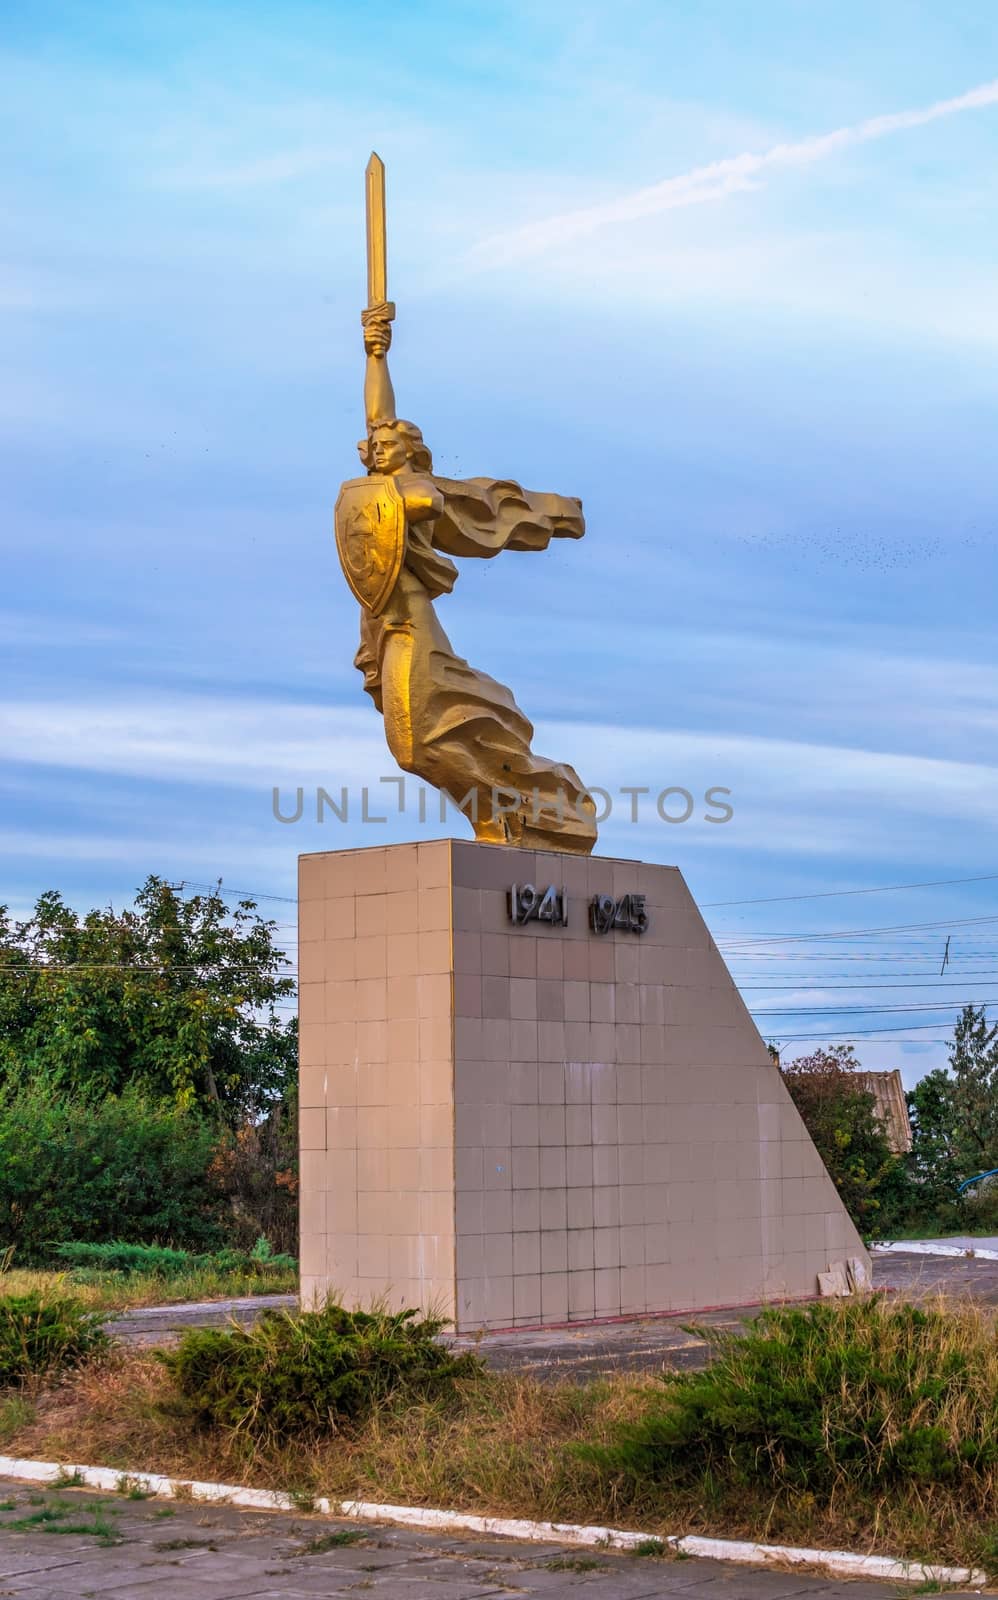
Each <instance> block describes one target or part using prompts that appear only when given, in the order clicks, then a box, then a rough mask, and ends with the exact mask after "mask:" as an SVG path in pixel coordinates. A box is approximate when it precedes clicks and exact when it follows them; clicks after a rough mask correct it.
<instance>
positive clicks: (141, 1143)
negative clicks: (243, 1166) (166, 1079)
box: [0, 1085, 225, 1266]
mask: <svg viewBox="0 0 998 1600" xmlns="http://www.w3.org/2000/svg"><path fill="white" fill-rule="evenodd" d="M215 1138H216V1131H215V1130H214V1129H213V1128H212V1127H211V1126H210V1125H209V1124H207V1123H206V1122H204V1121H203V1120H202V1119H201V1118H200V1117H199V1116H197V1115H196V1114H194V1113H191V1112H184V1111H180V1110H178V1109H177V1108H176V1107H174V1106H172V1105H163V1104H160V1103H157V1102H155V1101H152V1100H150V1099H148V1098H147V1097H145V1096H144V1095H142V1094H141V1093H139V1092H138V1091H137V1090H133V1089H128V1090H125V1091H124V1092H123V1093H122V1094H121V1095H120V1096H110V1097H108V1098H107V1099H104V1100H99V1101H92V1100H87V1099H85V1098H83V1097H80V1098H76V1099H73V1098H66V1097H59V1096H57V1095H55V1094H54V1093H53V1092H52V1091H51V1090H48V1089H46V1088H45V1087H44V1086H39V1085H34V1086H32V1087H29V1088H25V1089H20V1090H14V1089H8V1090H7V1091H6V1092H4V1093H2V1094H0V1240H3V1241H4V1242H5V1243H10V1244H13V1245H14V1246H15V1247H16V1250H17V1260H18V1263H19V1264H21V1265H24V1266H31V1265H40V1264H44V1263H46V1262H47V1261H48V1260H50V1259H51V1245H52V1241H55V1240H59V1239H74V1240H83V1241H87V1240H100V1239H107V1238H108V1237H111V1236H115V1237H117V1238H119V1239H122V1240H125V1241H129V1242H130V1241H133V1240H148V1239H162V1240H165V1241H169V1242H170V1243H171V1244H174V1245H183V1246H186V1247H189V1248H193V1249H195V1250H211V1249H212V1248H217V1247H218V1246H220V1245H222V1244H223V1243H224V1242H225V1241H224V1231H223V1227H222V1216H223V1202H222V1198H221V1196H220V1194H219V1193H218V1190H217V1188H216V1186H215V1184H214V1182H213V1179H212V1178H211V1177H210V1176H209V1166H210V1163H211V1160H212V1154H213V1148H214V1144H215Z"/></svg>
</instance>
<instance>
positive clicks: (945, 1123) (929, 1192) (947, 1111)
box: [906, 1067, 965, 1209]
mask: <svg viewBox="0 0 998 1600" xmlns="http://www.w3.org/2000/svg"><path fill="white" fill-rule="evenodd" d="M906 1099H907V1102H908V1118H909V1121H910V1122H911V1152H910V1154H909V1156H908V1170H909V1172H910V1173H911V1176H912V1178H913V1179H914V1181H915V1183H916V1184H917V1185H918V1189H919V1193H920V1195H921V1197H922V1200H923V1202H924V1208H925V1209H932V1208H933V1207H936V1206H939V1205H945V1204H947V1203H948V1202H951V1201H953V1200H954V1199H955V1197H956V1191H957V1187H958V1185H959V1183H960V1180H961V1178H962V1177H964V1176H965V1173H964V1170H963V1168H964V1163H963V1160H962V1159H961V1155H960V1151H959V1140H958V1134H957V1128H958V1122H959V1118H958V1114H957V1108H956V1101H955V1097H954V1094H953V1078H952V1076H951V1075H950V1073H948V1072H947V1071H946V1068H945V1067H936V1068H935V1070H934V1071H932V1072H927V1073H926V1074H925V1077H924V1078H920V1079H919V1081H918V1083H916V1085H915V1087H914V1089H912V1090H911V1091H910V1092H909V1094H908V1095H907V1096H906Z"/></svg>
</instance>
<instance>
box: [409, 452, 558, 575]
mask: <svg viewBox="0 0 998 1600" xmlns="http://www.w3.org/2000/svg"><path fill="white" fill-rule="evenodd" d="M433 484H434V486H435V487H436V489H437V490H438V491H439V492H440V494H442V495H443V498H444V509H443V511H442V512H441V514H440V516H438V517H436V518H434V520H433V521H432V522H431V523H429V524H427V523H415V524H413V526H412V527H411V528H410V530H409V549H408V552H407V555H406V566H407V567H409V569H410V571H412V572H414V573H415V574H416V576H417V578H419V579H420V581H421V582H422V583H424V584H425V585H426V587H427V589H428V590H429V592H430V594H431V595H433V596H436V595H439V594H449V593H450V591H451V589H453V587H454V584H455V583H456V582H457V575H458V574H457V568H456V567H455V565H454V563H453V562H452V561H448V560H447V556H478V557H483V558H485V559H486V560H489V559H491V557H492V556H497V555H498V554H499V552H500V550H546V549H547V547H548V545H549V544H550V542H551V540H552V539H581V538H582V535H583V534H584V533H585V531H586V524H585V520H584V518H583V515H582V502H581V501H580V500H575V499H573V498H571V497H570V496H568V495H560V494H538V493H535V492H534V491H533V490H528V489H521V488H520V485H519V484H518V483H512V482H510V481H508V480H506V479H502V478H465V479H457V478H438V477H436V476H435V477H434V478H433ZM424 530H425V531H424ZM440 552H443V554H441V553H440Z"/></svg>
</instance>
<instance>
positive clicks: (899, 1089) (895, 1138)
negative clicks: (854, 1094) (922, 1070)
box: [852, 1067, 911, 1156]
mask: <svg viewBox="0 0 998 1600" xmlns="http://www.w3.org/2000/svg"><path fill="white" fill-rule="evenodd" d="M852 1076H853V1077H854V1078H855V1079H856V1082H857V1083H858V1084H859V1086H860V1088H862V1089H865V1090H866V1092H867V1094H872V1096H873V1099H874V1110H875V1112H876V1114H877V1116H878V1118H879V1119H880V1123H881V1125H882V1127H883V1130H884V1133H885V1134H886V1135H887V1143H888V1144H889V1146H890V1148H891V1150H892V1151H893V1152H894V1154H895V1155H896V1156H903V1155H906V1154H907V1153H908V1151H909V1150H910V1149H911V1122H910V1121H909V1119H908V1105H907V1102H906V1100H905V1097H904V1085H903V1083H902V1082H901V1074H900V1072H899V1071H898V1069H897V1067H894V1068H893V1069H892V1070H891V1071H890V1072H854V1073H853V1074H852Z"/></svg>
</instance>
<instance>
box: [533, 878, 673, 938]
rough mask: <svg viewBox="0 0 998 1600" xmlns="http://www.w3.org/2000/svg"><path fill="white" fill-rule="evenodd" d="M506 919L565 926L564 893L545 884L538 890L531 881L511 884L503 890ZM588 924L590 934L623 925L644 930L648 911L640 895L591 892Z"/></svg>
mask: <svg viewBox="0 0 998 1600" xmlns="http://www.w3.org/2000/svg"><path fill="white" fill-rule="evenodd" d="M506 906H507V910H508V911H509V920H510V922H515V923H516V924H517V925H518V926H519V927H523V926H524V924H525V923H528V922H547V923H550V924H551V926H552V927H560V928H566V927H567V926H568V896H567V895H566V893H565V891H564V889H559V888H557V887H556V886H555V885H554V884H549V885H548V887H547V888H546V889H538V888H535V886H534V885H533V884H532V883H514V884H512V885H511V886H510V888H509V889H508V890H507V892H506ZM589 926H590V928H591V929H592V931H593V933H600V934H604V933H610V932H611V930H612V929H614V928H623V929H624V930H625V931H626V932H627V933H644V932H645V931H646V929H647V927H648V912H647V910H646V908H645V897H644V895H643V894H624V895H621V896H620V897H619V899H614V897H613V895H610V894H594V895H593V897H592V899H591V900H590V902H589Z"/></svg>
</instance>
